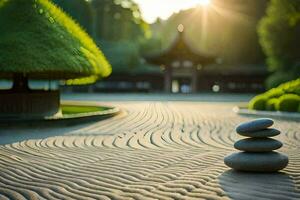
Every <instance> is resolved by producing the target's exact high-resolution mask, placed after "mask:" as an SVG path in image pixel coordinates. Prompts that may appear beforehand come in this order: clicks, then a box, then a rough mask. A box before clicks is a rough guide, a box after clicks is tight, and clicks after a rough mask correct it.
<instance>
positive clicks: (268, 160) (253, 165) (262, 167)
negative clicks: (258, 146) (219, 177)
mask: <svg viewBox="0 0 300 200" xmlns="http://www.w3.org/2000/svg"><path fill="white" fill-rule="evenodd" d="M224 162H225V164H226V165H227V166H228V167H230V168H232V169H235V170H239V171H249V172H276V171H279V170H282V169H284V168H285V167H286V166H287V165H288V162H289V159H288V157H287V156H286V155H283V154H280V153H277V152H267V153H250V152H238V153H233V154H231V155H229V156H227V157H225V159H224Z"/></svg>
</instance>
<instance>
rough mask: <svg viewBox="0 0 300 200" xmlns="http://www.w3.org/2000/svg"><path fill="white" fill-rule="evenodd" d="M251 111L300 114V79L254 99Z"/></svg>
mask: <svg viewBox="0 0 300 200" xmlns="http://www.w3.org/2000/svg"><path fill="white" fill-rule="evenodd" d="M249 109H251V110H268V111H285V112H300V78H299V79H297V80H294V81H290V82H287V83H284V84H282V85H280V86H278V87H277V88H273V89H271V90H269V91H267V92H265V93H263V94H260V95H258V96H256V97H254V98H253V99H252V100H251V101H250V102H249Z"/></svg>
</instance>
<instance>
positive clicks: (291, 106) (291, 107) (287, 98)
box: [275, 94, 300, 112]
mask: <svg viewBox="0 0 300 200" xmlns="http://www.w3.org/2000/svg"><path fill="white" fill-rule="evenodd" d="M299 105H300V96H299V95H296V94H285V95H282V96H281V97H280V98H279V99H278V102H277V103H276V105H275V107H276V110H279V111H285V112H297V111H298V107H299Z"/></svg>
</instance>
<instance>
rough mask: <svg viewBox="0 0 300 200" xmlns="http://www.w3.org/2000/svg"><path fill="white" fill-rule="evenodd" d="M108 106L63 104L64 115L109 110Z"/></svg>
mask: <svg viewBox="0 0 300 200" xmlns="http://www.w3.org/2000/svg"><path fill="white" fill-rule="evenodd" d="M108 109H109V108H107V107H101V106H77V105H61V111H62V114H63V115H70V114H80V113H91V112H99V111H104V110H108Z"/></svg>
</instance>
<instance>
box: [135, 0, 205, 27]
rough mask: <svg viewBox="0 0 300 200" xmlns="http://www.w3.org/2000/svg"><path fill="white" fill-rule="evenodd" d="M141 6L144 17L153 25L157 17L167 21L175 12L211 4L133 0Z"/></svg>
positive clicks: (195, 0)
mask: <svg viewBox="0 0 300 200" xmlns="http://www.w3.org/2000/svg"><path fill="white" fill-rule="evenodd" d="M133 1H135V2H136V3H137V4H139V6H140V9H141V12H142V16H143V18H144V20H146V22H148V23H153V22H154V21H155V20H156V18H157V17H160V18H161V19H167V18H168V17H170V16H171V15H172V13H174V12H178V11H180V10H184V9H188V8H191V7H194V6H197V5H206V4H209V2H210V0H133Z"/></svg>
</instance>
